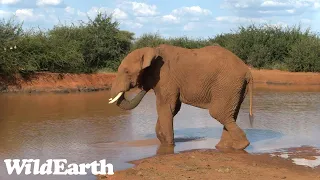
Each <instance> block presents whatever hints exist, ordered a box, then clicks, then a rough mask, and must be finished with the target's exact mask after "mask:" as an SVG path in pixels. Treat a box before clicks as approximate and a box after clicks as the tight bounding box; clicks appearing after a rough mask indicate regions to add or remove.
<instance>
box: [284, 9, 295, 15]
mask: <svg viewBox="0 0 320 180" xmlns="http://www.w3.org/2000/svg"><path fill="white" fill-rule="evenodd" d="M286 11H287V12H288V13H290V14H293V13H295V12H296V10H295V9H287V10H286Z"/></svg>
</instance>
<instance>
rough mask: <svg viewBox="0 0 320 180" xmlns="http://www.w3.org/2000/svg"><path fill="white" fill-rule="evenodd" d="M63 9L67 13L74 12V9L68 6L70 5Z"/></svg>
mask: <svg viewBox="0 0 320 180" xmlns="http://www.w3.org/2000/svg"><path fill="white" fill-rule="evenodd" d="M64 10H65V11H66V12H67V13H69V14H74V13H75V9H74V8H72V7H70V6H67V7H66V8H65V9H64Z"/></svg>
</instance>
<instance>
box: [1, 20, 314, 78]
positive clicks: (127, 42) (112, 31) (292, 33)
mask: <svg viewBox="0 0 320 180" xmlns="http://www.w3.org/2000/svg"><path fill="white" fill-rule="evenodd" d="M162 43H166V44H172V45H176V46H181V47H185V48H200V47H204V46H207V45H215V44H216V45H217V44H218V45H220V46H222V47H225V48H227V49H229V50H231V51H232V52H234V53H235V54H236V55H238V56H239V57H240V58H241V59H243V61H244V62H245V63H247V64H248V65H250V66H252V67H254V68H258V69H260V68H263V69H281V70H287V71H309V72H320V38H319V37H318V36H317V34H315V33H313V32H311V31H310V30H305V31H302V30H301V27H300V26H292V27H288V28H282V27H275V26H268V25H259V26H256V25H254V24H253V25H249V26H245V27H244V26H240V27H239V28H238V29H237V30H236V31H233V32H231V33H225V34H219V35H217V36H215V37H212V38H206V39H191V38H188V37H176V38H163V37H161V36H160V35H158V34H144V35H142V36H141V37H139V38H137V39H134V33H132V32H128V31H123V30H120V29H119V23H118V22H117V21H114V20H113V18H112V16H111V15H106V14H98V15H97V16H96V17H95V18H94V19H90V18H88V21H87V22H80V23H79V24H77V25H56V26H54V27H53V28H52V29H50V30H46V31H42V30H32V29H29V30H23V29H22V24H21V23H16V22H15V21H14V19H10V20H2V21H1V22H0V74H2V75H13V74H15V73H19V72H20V73H22V72H38V71H49V72H62V73H63V72H69V73H92V72H97V71H99V70H101V69H103V70H105V71H114V70H116V69H117V67H118V65H119V63H120V62H121V60H122V58H123V57H124V56H126V55H127V54H128V53H129V52H130V51H132V50H134V49H137V48H141V47H146V46H157V45H159V44H162Z"/></svg>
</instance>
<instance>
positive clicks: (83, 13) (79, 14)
mask: <svg viewBox="0 0 320 180" xmlns="http://www.w3.org/2000/svg"><path fill="white" fill-rule="evenodd" d="M77 15H78V16H81V17H85V16H87V14H86V13H85V12H82V11H80V10H78V11H77Z"/></svg>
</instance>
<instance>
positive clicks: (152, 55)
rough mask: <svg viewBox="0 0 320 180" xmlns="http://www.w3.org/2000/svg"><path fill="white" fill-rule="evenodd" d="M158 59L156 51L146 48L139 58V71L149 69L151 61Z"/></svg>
mask: <svg viewBox="0 0 320 180" xmlns="http://www.w3.org/2000/svg"><path fill="white" fill-rule="evenodd" d="M157 57H158V53H157V50H156V49H155V48H150V47H147V48H145V51H144V52H143V54H142V57H141V69H145V68H147V67H149V66H150V65H151V63H152V61H153V60H155V59H156V58H157Z"/></svg>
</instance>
